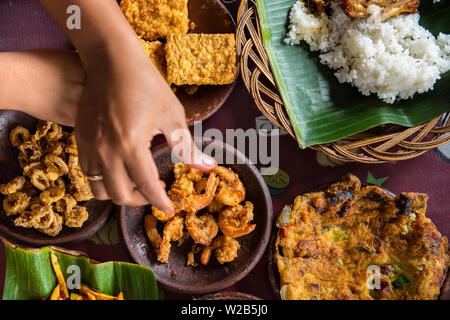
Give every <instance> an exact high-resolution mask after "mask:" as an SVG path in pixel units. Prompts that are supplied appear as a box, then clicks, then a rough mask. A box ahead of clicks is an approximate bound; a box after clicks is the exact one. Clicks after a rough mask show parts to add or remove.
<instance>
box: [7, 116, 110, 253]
mask: <svg viewBox="0 0 450 320" xmlns="http://www.w3.org/2000/svg"><path fill="white" fill-rule="evenodd" d="M37 121H38V120H37V119H35V118H33V117H31V116H29V115H26V114H25V113H22V112H18V111H2V112H1V113H0V168H2V169H1V170H0V184H2V183H5V182H8V181H9V180H10V179H12V178H14V177H15V176H17V175H19V174H20V173H21V172H22V171H21V168H20V166H19V163H18V161H17V155H18V150H17V149H16V148H14V147H13V146H12V145H11V143H10V141H9V133H10V131H11V130H12V129H13V128H15V127H16V126H18V125H22V126H24V127H26V128H28V129H29V130H33V129H34V128H35V127H36V123H37ZM3 198H4V196H0V202H2V201H3ZM83 206H86V207H87V209H88V211H89V219H88V220H87V221H86V222H85V223H84V224H83V227H81V228H68V227H65V226H64V227H63V229H62V230H61V232H60V233H59V235H57V236H56V237H50V236H48V235H45V234H42V233H40V232H39V231H37V230H35V229H26V228H21V227H16V226H14V222H13V219H11V217H7V216H6V215H5V213H4V211H3V208H2V206H1V205H0V235H2V236H4V237H5V238H6V239H8V240H10V241H14V242H18V243H22V244H27V245H30V246H33V247H40V246H46V245H56V244H58V245H61V244H73V243H76V242H79V241H82V240H84V239H87V238H89V237H90V236H92V235H93V234H94V233H96V232H97V231H98V230H99V229H100V228H101V227H102V226H103V225H104V224H105V222H106V220H107V219H108V216H109V213H110V212H111V209H112V207H113V205H112V202H110V201H98V200H90V201H87V202H86V203H84V204H83Z"/></svg>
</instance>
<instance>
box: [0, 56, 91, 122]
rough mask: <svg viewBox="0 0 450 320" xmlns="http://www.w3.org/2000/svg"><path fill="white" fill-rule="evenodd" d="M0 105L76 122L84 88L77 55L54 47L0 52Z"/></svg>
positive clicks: (56, 119)
mask: <svg viewBox="0 0 450 320" xmlns="http://www.w3.org/2000/svg"><path fill="white" fill-rule="evenodd" d="M0 70H2V72H0V108H1V109H9V110H19V111H22V112H26V113H28V114H30V115H33V116H35V117H37V118H40V119H46V120H52V121H55V122H58V123H60V124H64V125H73V124H74V122H75V115H76V112H77V109H78V104H79V100H80V96H81V92H82V88H83V82H84V77H85V75H84V71H83V69H82V67H81V64H80V61H79V58H78V55H77V54H76V53H74V52H68V51H63V50H55V49H43V50H30V51H22V52H3V53H0Z"/></svg>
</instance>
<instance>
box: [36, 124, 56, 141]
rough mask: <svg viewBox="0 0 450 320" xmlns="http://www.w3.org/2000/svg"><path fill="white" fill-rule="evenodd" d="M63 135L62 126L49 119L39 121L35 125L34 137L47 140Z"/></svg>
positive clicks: (53, 139)
mask: <svg viewBox="0 0 450 320" xmlns="http://www.w3.org/2000/svg"><path fill="white" fill-rule="evenodd" d="M62 137H63V132H62V127H61V126H60V125H58V124H56V123H54V122H51V121H39V123H38V124H37V126H36V133H35V134H34V138H35V139H36V140H41V139H42V138H45V139H46V140H47V141H56V140H60V139H61V138H62Z"/></svg>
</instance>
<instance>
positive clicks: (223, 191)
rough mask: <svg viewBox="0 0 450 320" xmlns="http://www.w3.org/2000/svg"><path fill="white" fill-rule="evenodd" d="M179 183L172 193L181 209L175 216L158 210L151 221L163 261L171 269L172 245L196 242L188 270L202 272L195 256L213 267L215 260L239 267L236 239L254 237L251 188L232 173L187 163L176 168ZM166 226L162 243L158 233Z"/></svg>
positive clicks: (150, 230)
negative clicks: (247, 196)
mask: <svg viewBox="0 0 450 320" xmlns="http://www.w3.org/2000/svg"><path fill="white" fill-rule="evenodd" d="M173 171H174V174H175V182H174V183H173V184H172V186H171V187H170V190H169V191H168V192H167V195H168V197H169V199H170V200H171V201H172V203H173V206H174V208H175V210H174V212H173V213H171V214H168V213H165V212H163V211H161V210H159V209H158V208H156V207H155V206H152V212H151V213H149V214H147V215H146V216H145V231H146V233H147V237H148V239H149V241H150V243H151V244H152V246H153V247H154V248H157V249H158V250H157V252H158V261H160V262H163V263H167V262H168V261H169V253H170V249H171V246H172V244H171V242H172V241H178V244H179V245H181V243H182V242H184V241H185V240H187V239H189V238H191V239H192V240H193V241H194V244H193V245H192V249H191V251H190V252H189V253H188V254H187V265H190V266H194V267H195V266H197V265H198V264H197V263H196V262H195V255H196V254H198V253H200V252H201V258H200V261H201V263H202V264H203V265H207V264H208V262H209V259H210V257H211V254H212V253H213V252H214V255H215V257H216V259H217V261H218V262H219V263H220V264H223V263H226V262H231V261H234V260H235V259H236V258H237V256H238V250H239V248H240V244H239V242H238V240H236V238H239V237H242V236H244V235H247V234H249V233H250V232H252V231H253V230H254V229H255V227H256V224H250V222H251V221H252V220H253V204H252V203H251V202H250V201H245V202H244V200H245V187H244V185H243V184H242V181H241V180H240V179H239V176H238V175H237V174H236V173H235V172H233V170H231V169H229V168H225V167H222V166H217V167H215V168H214V169H213V170H212V171H211V172H208V173H204V172H201V171H199V170H197V169H194V168H191V167H189V166H187V165H186V164H184V163H181V162H180V163H177V164H176V165H175V167H174V170H173ZM158 222H162V223H164V229H163V232H162V237H161V235H160V233H159V231H158V229H157V224H158Z"/></svg>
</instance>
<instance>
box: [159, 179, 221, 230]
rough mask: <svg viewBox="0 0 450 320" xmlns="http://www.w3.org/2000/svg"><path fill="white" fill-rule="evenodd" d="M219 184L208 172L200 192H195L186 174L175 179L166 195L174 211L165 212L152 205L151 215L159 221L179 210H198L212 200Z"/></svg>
mask: <svg viewBox="0 0 450 320" xmlns="http://www.w3.org/2000/svg"><path fill="white" fill-rule="evenodd" d="M218 184H219V180H218V179H217V177H216V175H215V174H214V173H210V174H209V177H208V179H207V181H206V186H205V188H204V192H203V193H202V194H196V192H195V188H194V182H193V181H192V180H189V179H188V177H187V176H186V175H184V176H181V177H180V179H178V180H175V182H174V184H173V185H172V187H171V189H170V190H169V192H167V195H168V197H169V199H170V200H171V201H172V203H173V206H174V207H175V211H174V212H173V213H166V212H163V211H161V210H159V209H158V208H156V207H154V206H152V213H153V215H154V216H155V217H156V218H157V219H158V220H160V221H163V222H164V221H168V220H170V219H172V218H173V217H174V216H175V215H176V214H177V213H179V212H181V211H194V212H196V211H199V210H201V209H203V208H206V207H207V206H208V205H209V204H210V203H211V202H212V201H213V200H214V195H215V192H216V189H217V186H218Z"/></svg>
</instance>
